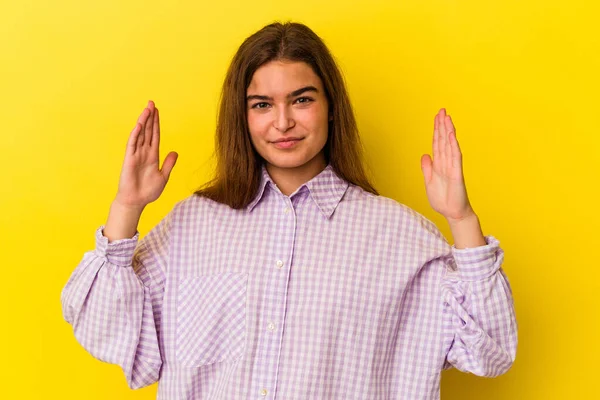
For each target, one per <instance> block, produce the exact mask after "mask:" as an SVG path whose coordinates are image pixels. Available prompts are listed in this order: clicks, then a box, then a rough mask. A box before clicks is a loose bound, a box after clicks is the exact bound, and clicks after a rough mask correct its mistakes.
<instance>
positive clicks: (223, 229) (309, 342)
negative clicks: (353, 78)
mask: <svg viewBox="0 0 600 400" xmlns="http://www.w3.org/2000/svg"><path fill="white" fill-rule="evenodd" d="M103 228H104V226H101V227H99V228H98V229H97V231H96V248H95V249H94V250H93V251H89V252H87V253H85V254H84V256H83V259H82V260H81V262H80V264H79V265H78V266H77V268H76V269H75V270H74V272H73V273H72V275H71V277H70V279H69V281H68V282H67V284H66V286H65V287H64V289H63V291H62V293H61V301H62V306H63V315H64V318H65V320H66V321H68V322H69V323H71V324H72V325H73V328H74V332H75V336H76V338H77V340H78V341H79V343H80V344H81V345H82V346H84V347H85V349H87V350H88V351H89V352H90V353H91V354H92V355H93V356H94V357H96V358H98V359H100V360H102V361H105V362H109V363H114V364H118V365H120V366H121V367H122V368H123V371H124V373H125V376H126V379H127V383H128V385H129V386H130V387H131V388H139V387H143V386H146V385H150V384H152V383H154V382H157V381H158V382H159V386H158V399H168V400H179V399H182V400H183V399H215V400H216V399H222V400H234V399H260V400H262V399H285V400H295V399H297V400H300V399H302V400H305V399H361V400H362V399H427V400H429V399H439V396H440V394H439V392H440V376H441V371H442V369H444V368H449V367H451V366H454V367H456V368H458V369H460V370H463V371H467V372H471V373H474V374H477V375H481V376H496V375H499V374H502V373H504V372H506V371H507V370H508V369H509V368H510V367H511V365H512V363H513V361H514V359H515V354H516V348H517V324H516V319H515V312H514V306H513V299H512V293H511V289H510V286H509V283H508V280H507V278H506V276H505V274H504V272H503V270H502V268H501V265H502V261H503V251H502V250H501V249H500V247H499V243H498V241H497V240H496V239H495V238H494V237H492V236H486V242H487V245H486V246H481V247H477V248H473V249H460V250H458V249H456V248H454V247H452V246H450V245H449V244H448V242H447V241H446V240H445V239H444V237H443V236H442V235H441V233H440V232H439V231H438V229H437V228H436V227H435V226H434V224H433V223H432V222H430V221H429V220H427V219H426V218H424V217H423V216H422V215H420V214H418V213H417V212H415V211H413V210H412V209H410V208H408V207H407V206H404V205H402V204H399V203H397V202H396V201H394V200H392V199H389V198H385V197H381V196H374V195H372V194H370V193H367V192H365V191H363V190H362V189H361V188H359V187H357V186H354V185H352V184H348V182H346V181H344V180H342V179H341V178H339V177H338V176H337V175H336V174H335V172H334V171H333V169H332V167H331V166H327V168H325V170H323V171H322V172H321V173H320V174H319V175H317V176H316V177H315V178H313V179H312V180H310V181H309V182H307V183H306V184H304V185H302V186H301V187H300V188H298V190H297V191H296V192H295V193H294V194H292V195H291V196H289V197H288V196H284V195H283V194H282V193H281V192H280V191H279V189H278V188H277V186H276V185H275V184H274V183H273V181H272V180H271V179H270V177H269V175H268V173H267V171H266V169H265V168H264V167H263V179H262V182H261V186H260V190H259V192H258V193H257V196H256V198H255V199H254V201H253V202H252V203H251V204H250V205H249V206H248V207H247V208H246V209H243V210H233V209H231V208H229V207H228V206H225V205H222V204H218V203H215V202H212V201H210V200H207V199H205V198H199V197H196V196H193V195H192V196H189V197H188V198H186V199H184V200H182V201H180V202H178V203H177V204H176V205H175V206H174V208H173V209H172V211H171V212H169V213H168V215H167V216H166V217H164V218H163V219H162V220H161V221H160V222H159V223H158V224H157V225H156V226H155V227H154V228H153V229H152V230H151V231H150V232H149V233H148V234H147V235H146V236H145V237H144V238H143V239H141V240H139V241H138V239H139V237H140V234H139V232H136V234H135V236H134V237H133V238H127V239H121V240H117V241H114V242H111V243H108V239H107V238H106V237H104V236H103V234H102V230H103Z"/></svg>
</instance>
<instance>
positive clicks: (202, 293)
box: [176, 272, 248, 367]
mask: <svg viewBox="0 0 600 400" xmlns="http://www.w3.org/2000/svg"><path fill="white" fill-rule="evenodd" d="M247 282H248V273H247V272H224V273H218V274H211V275H202V276H196V277H191V278H183V279H181V280H180V281H179V284H178V294H177V339H176V356H177V360H178V362H179V363H181V364H182V365H185V366H190V367H200V366H202V365H207V364H213V363H217V362H228V361H235V360H236V359H238V358H239V357H241V356H242V355H243V354H244V350H245V347H246V286H247Z"/></svg>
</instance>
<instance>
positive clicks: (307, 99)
mask: <svg viewBox="0 0 600 400" xmlns="http://www.w3.org/2000/svg"><path fill="white" fill-rule="evenodd" d="M311 101H313V99H312V98H310V97H298V98H297V99H296V102H298V103H300V104H302V103H310V102H311Z"/></svg>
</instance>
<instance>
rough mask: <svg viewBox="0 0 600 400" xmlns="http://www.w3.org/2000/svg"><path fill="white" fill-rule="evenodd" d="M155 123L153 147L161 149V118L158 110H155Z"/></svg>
mask: <svg viewBox="0 0 600 400" xmlns="http://www.w3.org/2000/svg"><path fill="white" fill-rule="evenodd" d="M154 110H155V111H154V123H153V124H152V144H151V146H156V147H157V148H158V147H159V144H160V118H159V116H158V108H155V109H154Z"/></svg>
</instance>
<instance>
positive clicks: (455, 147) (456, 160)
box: [449, 124, 462, 172]
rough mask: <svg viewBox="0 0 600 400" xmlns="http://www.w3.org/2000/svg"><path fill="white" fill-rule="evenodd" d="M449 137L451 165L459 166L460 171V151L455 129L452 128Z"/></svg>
mask: <svg viewBox="0 0 600 400" xmlns="http://www.w3.org/2000/svg"><path fill="white" fill-rule="evenodd" d="M453 126H454V124H453ZM449 138H450V142H451V145H452V146H451V147H452V166H453V167H455V168H459V170H460V171H461V172H462V151H461V150H460V145H459V144H458V140H457V139H456V130H454V129H453V130H452V132H451V133H450V137H449Z"/></svg>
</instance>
